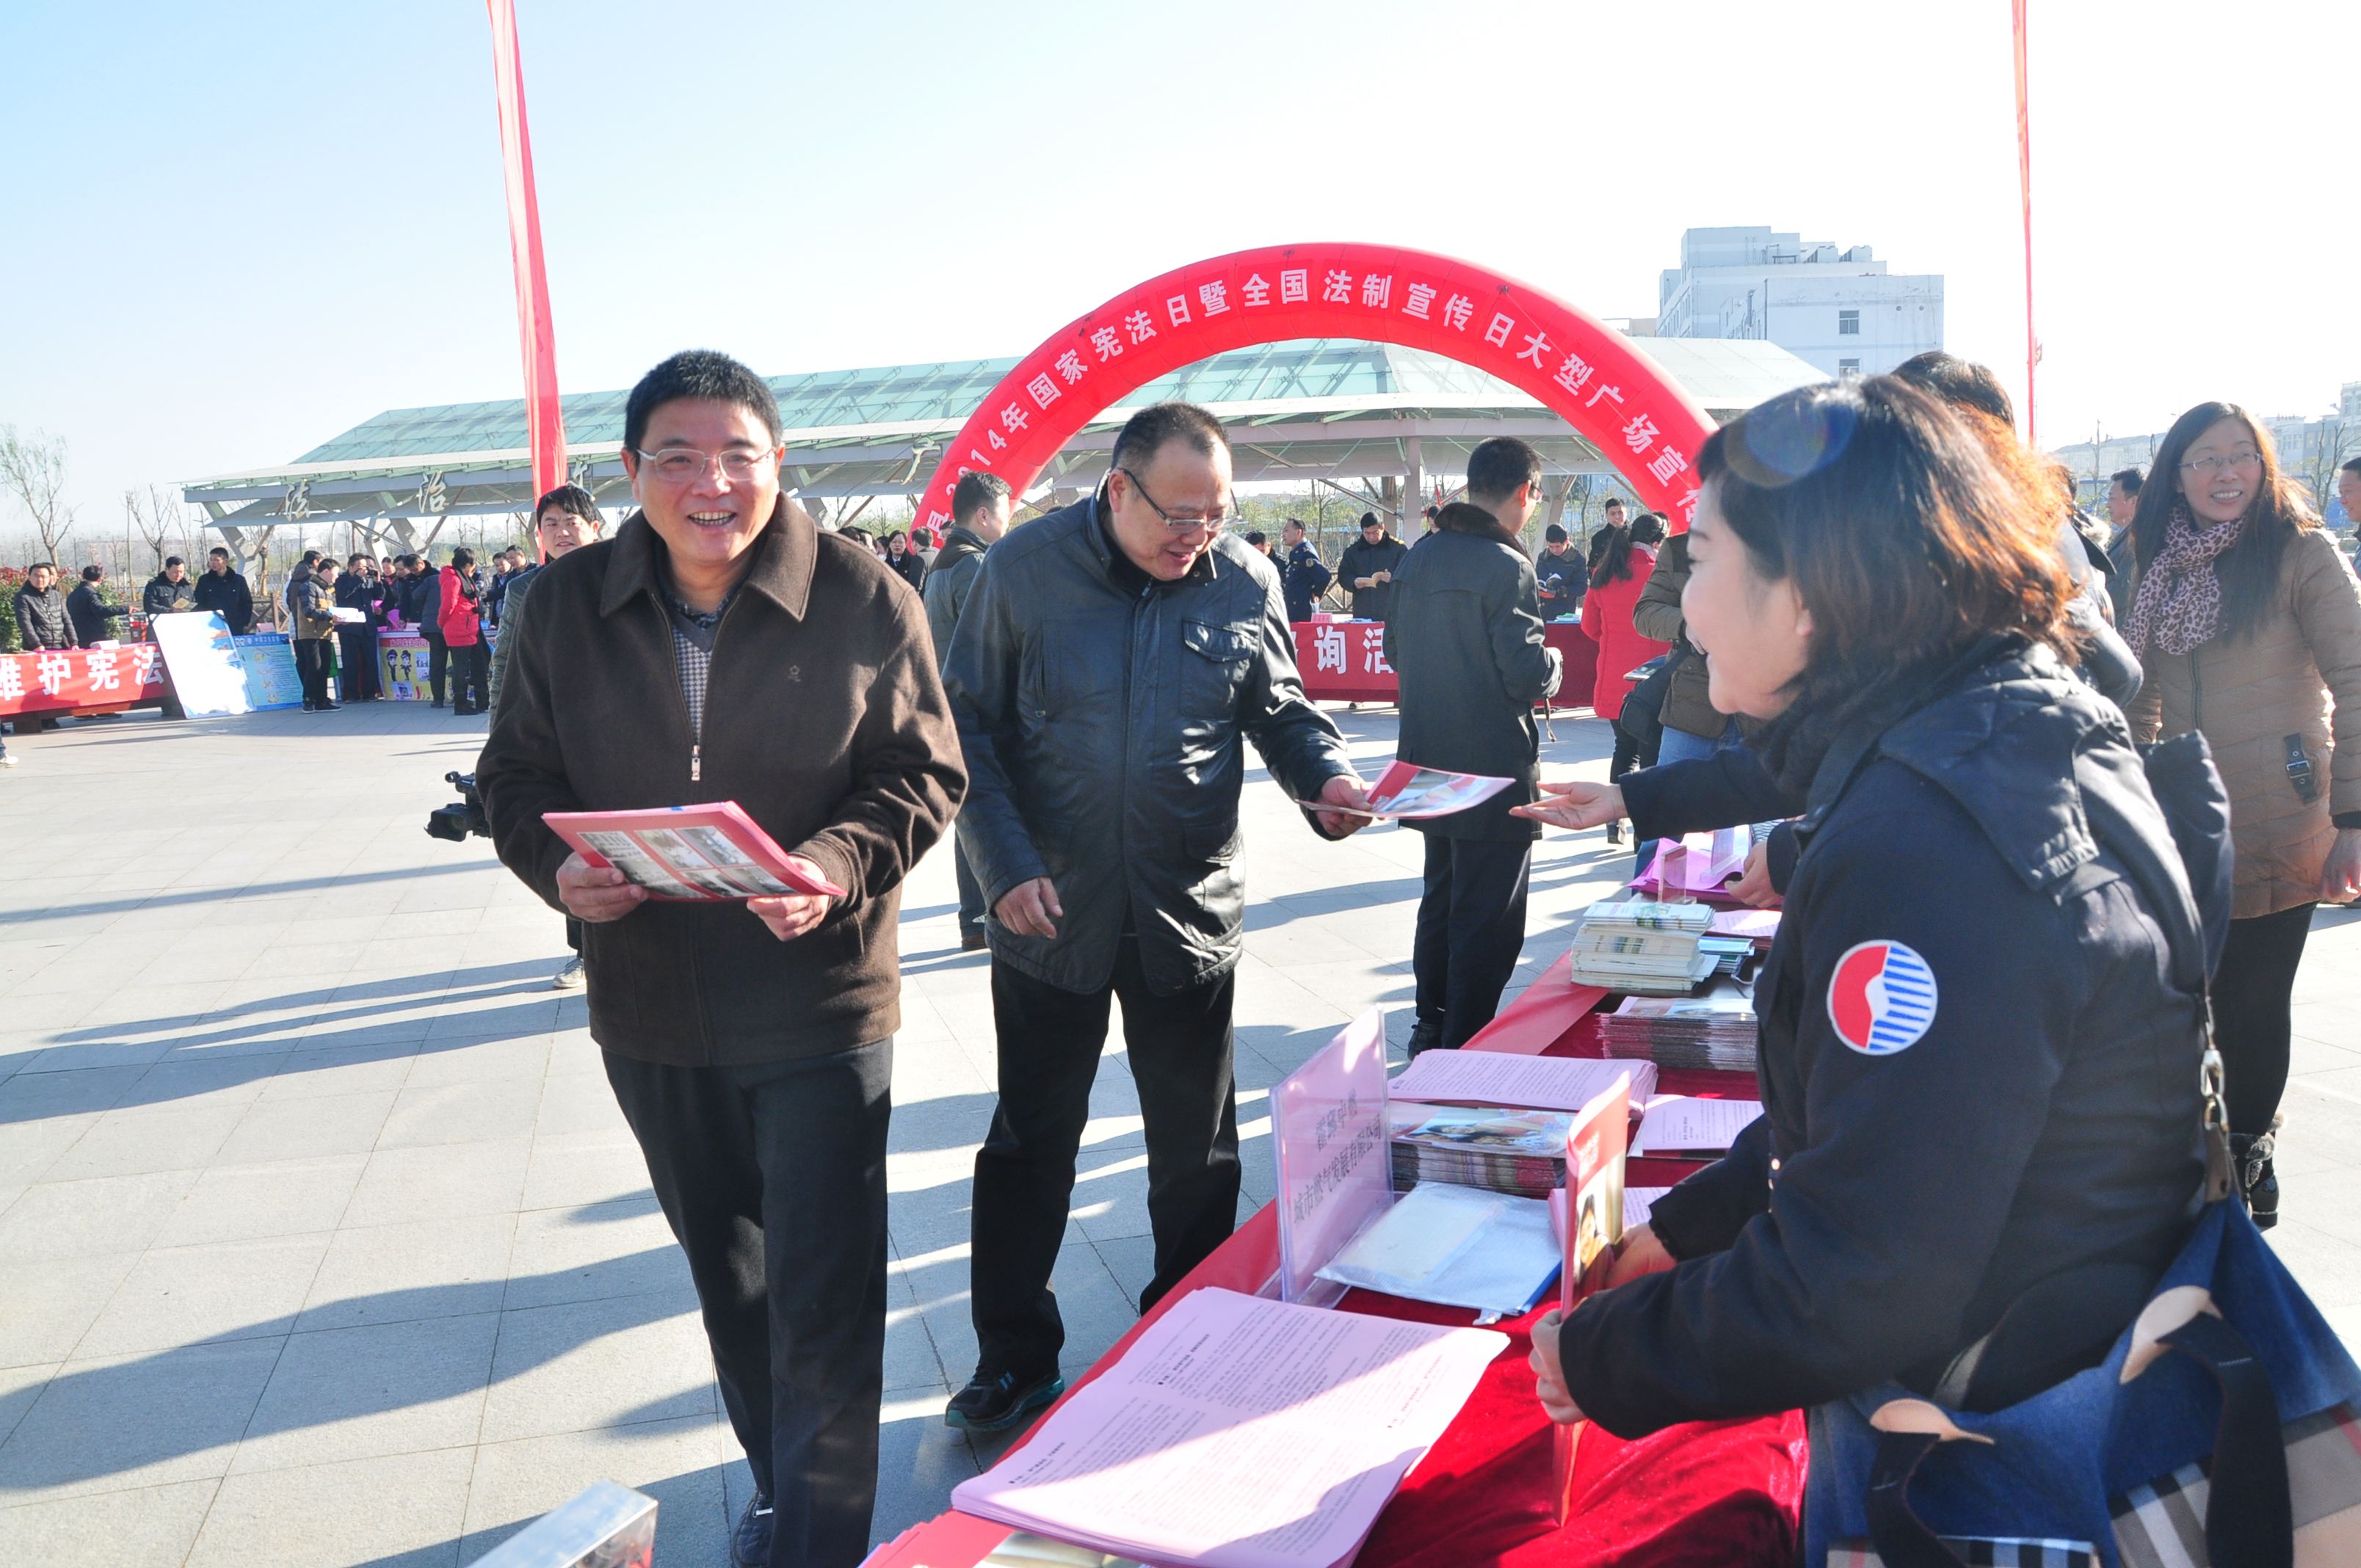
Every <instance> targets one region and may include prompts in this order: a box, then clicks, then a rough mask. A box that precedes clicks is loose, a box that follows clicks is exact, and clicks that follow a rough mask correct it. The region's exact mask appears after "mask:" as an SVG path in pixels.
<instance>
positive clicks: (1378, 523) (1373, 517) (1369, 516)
mask: <svg viewBox="0 0 2361 1568" xmlns="http://www.w3.org/2000/svg"><path fill="white" fill-rule="evenodd" d="M1385 525H1386V520H1385V519H1384V518H1381V517H1379V516H1378V514H1377V513H1376V512H1373V511H1365V512H1363V513H1362V514H1361V526H1362V528H1364V529H1371V528H1383V527H1384V526H1385Z"/></svg>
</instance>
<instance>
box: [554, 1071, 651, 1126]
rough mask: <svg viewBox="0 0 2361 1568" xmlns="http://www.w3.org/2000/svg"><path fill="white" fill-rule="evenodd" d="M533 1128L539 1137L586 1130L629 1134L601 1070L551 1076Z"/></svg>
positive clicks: (620, 1109)
mask: <svg viewBox="0 0 2361 1568" xmlns="http://www.w3.org/2000/svg"><path fill="white" fill-rule="evenodd" d="M534 1131H535V1133H536V1134H538V1135H540V1136H542V1137H580V1136H582V1135H586V1134H592V1133H605V1134H609V1135H614V1134H626V1135H627V1134H629V1133H630V1132H631V1124H630V1123H628V1122H626V1121H625V1120H624V1119H623V1110H622V1107H621V1106H620V1105H619V1104H617V1103H616V1102H615V1091H614V1090H613V1089H612V1088H611V1087H610V1086H609V1084H608V1082H607V1080H606V1077H605V1075H604V1074H598V1075H596V1076H594V1075H592V1074H589V1073H569V1074H566V1075H565V1076H563V1077H557V1078H552V1079H551V1080H549V1082H548V1084H547V1086H546V1087H545V1088H544V1090H543V1091H542V1097H541V1113H540V1116H539V1118H538V1119H537V1121H536V1122H535V1124H534Z"/></svg>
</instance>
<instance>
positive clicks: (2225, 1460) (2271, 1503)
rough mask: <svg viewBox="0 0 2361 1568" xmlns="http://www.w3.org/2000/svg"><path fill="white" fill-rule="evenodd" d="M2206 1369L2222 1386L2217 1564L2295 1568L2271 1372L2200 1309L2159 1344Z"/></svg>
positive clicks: (2210, 1533) (2210, 1553)
mask: <svg viewBox="0 0 2361 1568" xmlns="http://www.w3.org/2000/svg"><path fill="white" fill-rule="evenodd" d="M2158 1343H2161V1344H2167V1345H2169V1346H2171V1347H2172V1348H2173V1349H2174V1350H2177V1351H2179V1352H2180V1354H2183V1355H2186V1356H2189V1357H2191V1358H2192V1359H2194V1360H2195V1361H2197V1362H2198V1363H2199V1364H2201V1365H2203V1366H2204V1368H2205V1369H2206V1371H2207V1372H2209V1373H2211V1374H2212V1375H2213V1381H2214V1383H2215V1385H2216V1386H2217V1387H2220V1389H2221V1390H2222V1414H2221V1416H2220V1418H2219V1419H2218V1420H2215V1422H2214V1423H2213V1468H2212V1470H2211V1472H2210V1485H2209V1486H2208V1487H2207V1489H2206V1495H2205V1554H2206V1559H2207V1561H2209V1562H2211V1563H2214V1564H2216V1565H2217V1568H2289V1565H2290V1564H2291V1563H2294V1561H2295V1513H2294V1506H2293V1502H2292V1499H2291V1496H2290V1491H2289V1487H2288V1464H2287V1447H2286V1439H2285V1438H2284V1437H2283V1436H2281V1434H2280V1432H2279V1401H2278V1399H2276V1398H2273V1397H2272V1394H2271V1378H2270V1374H2269V1373H2268V1372H2266V1371H2265V1370H2264V1369H2263V1364H2262V1363H2261V1362H2259V1361H2257V1360H2256V1359H2255V1352H2254V1347H2253V1346H2251V1345H2249V1344H2247V1343H2246V1337H2245V1336H2244V1335H2242V1334H2241V1333H2239V1332H2238V1331H2237V1330H2235V1329H2234V1328H2232V1327H2231V1326H2230V1325H2229V1324H2228V1323H2226V1322H2224V1321H2222V1320H2221V1319H2220V1318H2217V1317H2215V1316H2214V1315H2213V1313H2211V1312H2200V1313H2198V1314H2197V1315H2196V1316H2195V1317H2192V1318H2191V1319H2190V1320H2189V1321H2187V1322H2185V1323H2183V1324H2181V1325H2180V1327H2179V1328H2177V1329H2175V1330H2173V1331H2172V1332H2170V1333H2169V1334H2166V1335H2164V1336H2162V1338H2161V1339H2160V1340H2159V1341H2158Z"/></svg>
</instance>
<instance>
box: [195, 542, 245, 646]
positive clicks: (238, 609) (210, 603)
mask: <svg viewBox="0 0 2361 1568" xmlns="http://www.w3.org/2000/svg"><path fill="white" fill-rule="evenodd" d="M196 598H197V608H198V609H209V610H212V611H213V612H214V614H216V615H218V616H220V617H221V618H222V621H223V623H224V624H225V625H226V626H227V627H228V628H229V630H230V635H231V636H233V637H243V636H245V635H246V634H247V632H249V631H251V630H254V590H253V588H251V587H247V581H246V577H245V576H244V574H242V573H239V572H236V571H234V570H232V569H231V567H230V564H229V552H228V551H226V550H225V549H223V548H222V547H221V546H220V545H218V544H216V545H214V547H213V549H212V550H210V551H208V552H207V553H206V554H205V575H204V576H202V577H199V578H198V579H197V594H196Z"/></svg>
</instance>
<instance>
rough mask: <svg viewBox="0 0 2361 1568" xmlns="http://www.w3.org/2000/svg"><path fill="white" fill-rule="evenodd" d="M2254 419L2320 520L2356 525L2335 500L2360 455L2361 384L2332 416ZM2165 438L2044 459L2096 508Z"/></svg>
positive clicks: (2113, 439) (2121, 439) (2346, 391)
mask: <svg viewBox="0 0 2361 1568" xmlns="http://www.w3.org/2000/svg"><path fill="white" fill-rule="evenodd" d="M2257 418H2259V419H2260V420H2261V421H2262V425H2263V428H2264V429H2265V430H2267V431H2268V432H2269V433H2270V437H2271V444H2272V446H2274V447H2275V448H2277V449H2278V451H2279V466H2280V467H2282V468H2283V469H2285V470H2286V471H2287V472H2288V473H2289V474H2290V475H2292V476H2293V477H2294V478H2295V480H2296V482H2297V483H2298V484H2300V485H2301V486H2302V487H2303V488H2304V490H2305V491H2306V493H2307V494H2309V495H2310V496H2311V497H2312V504H2313V505H2314V506H2317V507H2318V508H2320V510H2321V515H2322V516H2323V518H2325V519H2326V520H2327V521H2329V522H2330V523H2331V524H2333V525H2334V526H2336V527H2339V528H2350V527H2352V526H2354V525H2355V523H2356V522H2361V519H2356V518H2349V517H2346V516H2345V509H2344V508H2343V507H2341V506H2339V505H2338V504H2337V500H2336V471H2337V469H2338V468H2340V467H2342V466H2344V465H2345V462H2346V461H2347V460H2348V459H2350V458H2352V457H2354V456H2356V455H2361V381H2347V382H2345V385H2344V386H2342V387H2340V388H2339V389H2337V394H2336V411H2334V412H2333V413H2325V414H2262V415H2258V416H2257ZM2163 444H2164V432H2162V431H2160V430H2158V431H2151V432H2149V433H2147V434H2144V435H2108V436H2104V437H2103V439H2101V440H2099V441H2097V442H2096V443H2092V442H2089V441H2078V442H2074V443H2072V444H2070V445H2065V446H2053V447H2051V448H2050V449H2049V454H2050V455H2051V456H2053V457H2055V458H2057V459H2058V460H2059V462H2061V463H2063V464H2065V465H2066V466H2067V467H2068V468H2069V469H2070V470H2071V471H2072V472H2073V475H2074V480H2075V488H2076V491H2077V493H2078V494H2079V496H2080V497H2081V500H2082V503H2083V504H2084V505H2085V506H2096V505H2097V504H2098V503H2099V502H2101V501H2103V500H2104V499H2106V494H2107V486H2108V482H2109V481H2110V479H2112V477H2114V475H2115V474H2117V473H2120V472H2121V471H2122V470H2124V469H2125V468H2136V469H2138V470H2139V471H2140V472H2141V473H2142V474H2146V473H2147V471H2148V467H2149V466H2150V465H2151V464H2153V463H2154V462H2155V461H2156V449H2157V448H2158V447H2159V446H2161V445H2163Z"/></svg>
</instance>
